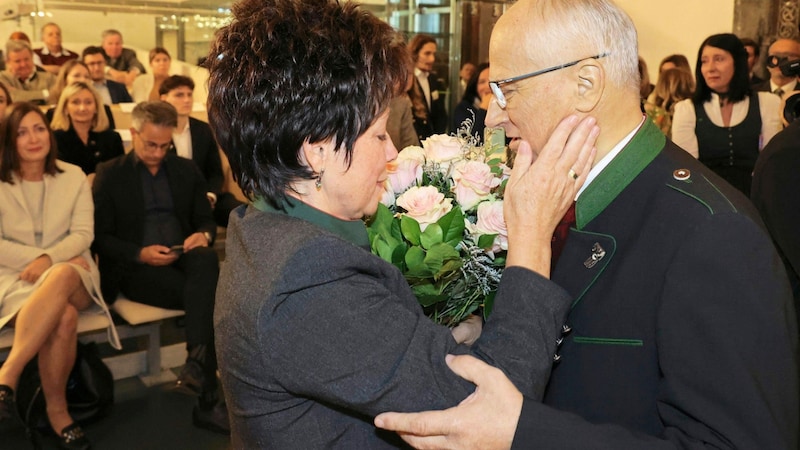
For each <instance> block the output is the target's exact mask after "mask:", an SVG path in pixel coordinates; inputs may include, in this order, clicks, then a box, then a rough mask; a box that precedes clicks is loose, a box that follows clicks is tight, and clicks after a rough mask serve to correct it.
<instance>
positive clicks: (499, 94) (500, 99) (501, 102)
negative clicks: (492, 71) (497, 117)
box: [489, 82, 506, 108]
mask: <svg viewBox="0 0 800 450" xmlns="http://www.w3.org/2000/svg"><path fill="white" fill-rule="evenodd" d="M489 87H490V88H491V89H492V94H494V98H495V100H496V101H497V106H499V107H501V108H505V107H506V96H505V95H503V91H502V90H501V89H500V86H498V85H497V83H494V82H489Z"/></svg>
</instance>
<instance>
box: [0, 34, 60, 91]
mask: <svg viewBox="0 0 800 450" xmlns="http://www.w3.org/2000/svg"><path fill="white" fill-rule="evenodd" d="M54 82H55V77H53V75H52V74H50V73H48V72H39V71H37V70H36V68H35V67H34V65H33V50H31V46H30V44H28V43H27V42H25V41H8V43H6V70H4V71H2V72H0V83H3V84H5V85H6V87H7V88H8V90H9V91H11V94H12V95H13V96H14V100H15V101H22V102H34V103H36V104H40V105H41V104H44V103H45V102H46V100H47V97H49V95H50V88H51V87H52V86H53V83H54Z"/></svg>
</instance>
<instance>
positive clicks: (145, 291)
mask: <svg viewBox="0 0 800 450" xmlns="http://www.w3.org/2000/svg"><path fill="white" fill-rule="evenodd" d="M131 123H132V125H131V135H132V137H133V151H131V152H130V153H128V154H126V155H124V156H120V157H117V158H115V159H112V160H111V161H106V162H104V163H100V164H98V166H97V175H96V177H95V180H94V183H93V184H92V191H93V193H94V201H95V241H94V249H95V250H96V252H97V254H98V256H99V260H100V268H101V270H100V273H101V274H102V287H103V294H104V295H105V297H106V298H108V299H116V297H117V294H118V293H119V292H121V293H122V294H124V295H125V296H126V297H128V298H130V299H131V300H134V301H137V302H140V303H145V304H148V305H153V306H158V307H162V308H171V309H185V310H186V344H187V351H188V358H187V360H186V365H185V366H184V368H183V370H182V371H181V373H180V376H179V378H178V385H177V387H178V388H179V389H180V390H182V391H185V392H190V393H193V394H196V395H199V399H198V404H197V405H196V406H195V407H194V409H193V411H192V417H193V422H194V424H195V425H196V426H199V427H203V428H208V429H211V430H214V431H220V432H227V431H228V430H229V427H228V414H227V411H226V410H225V407H224V403H221V402H219V401H218V399H219V398H218V392H217V376H216V371H217V357H216V354H215V352H214V329H213V323H212V319H213V317H212V316H213V312H214V292H215V290H216V286H217V275H218V272H219V262H218V260H217V253H216V252H215V251H214V249H213V248H211V247H210V246H211V244H212V243H213V241H214V236H215V233H216V230H217V225H216V224H215V223H214V218H213V217H212V215H211V208H210V206H209V204H208V200H207V199H206V182H205V180H204V179H203V174H201V173H200V171H199V170H198V169H197V166H196V165H195V164H194V163H193V162H191V161H188V160H186V159H183V158H180V157H179V156H177V155H176V154H174V153H172V152H170V151H169V149H170V147H171V146H172V133H173V132H174V131H175V127H176V126H177V124H178V114H177V112H176V111H175V108H174V107H172V105H170V104H168V103H165V102H161V101H158V102H144V103H140V104H138V105H136V107H135V108H134V109H133V112H132V113H131Z"/></svg>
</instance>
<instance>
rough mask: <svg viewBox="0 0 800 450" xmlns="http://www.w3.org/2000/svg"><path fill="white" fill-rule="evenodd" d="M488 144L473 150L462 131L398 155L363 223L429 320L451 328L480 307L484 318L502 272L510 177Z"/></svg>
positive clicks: (497, 149)
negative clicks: (506, 190) (379, 197)
mask: <svg viewBox="0 0 800 450" xmlns="http://www.w3.org/2000/svg"><path fill="white" fill-rule="evenodd" d="M486 141H487V144H486V145H484V146H478V145H477V139H476V138H475V137H473V136H470V134H469V126H468V124H467V125H466V126H465V127H464V128H462V129H461V130H459V132H458V134H457V135H456V136H447V135H434V136H431V137H430V138H428V139H426V140H425V141H424V142H422V147H416V146H411V147H406V148H404V149H403V150H402V151H400V153H399V155H398V157H397V159H396V160H395V161H394V162H393V164H391V165H390V170H389V172H390V175H389V178H388V179H387V182H386V186H385V188H386V190H385V192H384V197H383V199H382V200H381V205H379V206H378V211H377V213H376V214H375V216H374V217H372V218H371V221H370V222H369V224H368V232H369V238H370V244H371V247H372V252H373V253H374V254H376V255H378V256H380V257H381V258H382V259H384V260H385V261H388V262H390V263H392V264H394V265H395V266H397V268H398V269H400V271H402V273H403V274H404V275H405V277H406V280H408V283H409V285H410V286H411V289H412V290H413V291H414V294H415V295H416V297H417V299H418V300H419V302H420V304H421V305H422V306H423V308H424V309H425V310H426V313H427V314H428V315H429V317H431V318H432V319H433V320H434V321H436V322H438V323H441V324H445V325H449V326H454V325H456V324H458V323H459V322H460V321H462V320H463V319H465V318H466V317H467V316H469V315H470V314H472V313H474V312H476V311H477V309H478V308H479V307H481V306H482V307H483V308H484V309H483V313H484V315H488V313H489V312H490V311H491V306H492V301H493V299H494V295H495V293H496V291H497V287H498V284H499V282H500V276H501V275H502V272H503V268H504V265H505V254H506V250H508V240H507V238H508V235H507V232H506V226H505V221H504V219H503V190H504V188H505V184H506V180H507V179H508V176H509V174H510V170H509V168H508V167H507V166H505V165H504V164H503V163H502V155H503V152H504V150H505V146H504V140H503V139H499V143H498V142H497V141H498V139H490V138H489V136H487V139H486ZM492 141H494V142H495V143H492Z"/></svg>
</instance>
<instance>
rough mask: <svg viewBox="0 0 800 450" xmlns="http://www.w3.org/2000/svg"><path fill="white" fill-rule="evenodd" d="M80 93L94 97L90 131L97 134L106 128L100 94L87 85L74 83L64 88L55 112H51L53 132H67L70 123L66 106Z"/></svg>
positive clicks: (105, 116)
mask: <svg viewBox="0 0 800 450" xmlns="http://www.w3.org/2000/svg"><path fill="white" fill-rule="evenodd" d="M82 91H89V92H90V93H91V94H92V97H94V118H93V119H92V131H94V132H99V131H103V130H105V129H107V128H108V116H107V115H106V109H105V108H104V107H103V99H102V98H101V97H100V93H99V92H97V90H96V89H95V88H94V87H92V86H90V85H89V84H87V83H84V82H82V81H76V82H75V83H72V84H69V85H67V86H66V87H64V90H62V91H61V96H60V97H59V98H58V104H57V105H56V110H55V111H54V112H53V120H52V122H50V125H51V126H52V128H53V129H54V130H64V131H66V130H69V127H70V125H71V124H72V122H71V120H70V117H69V111H67V104H68V103H69V99H71V98H72V97H74V96H75V95H77V94H78V93H80V92H82Z"/></svg>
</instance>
